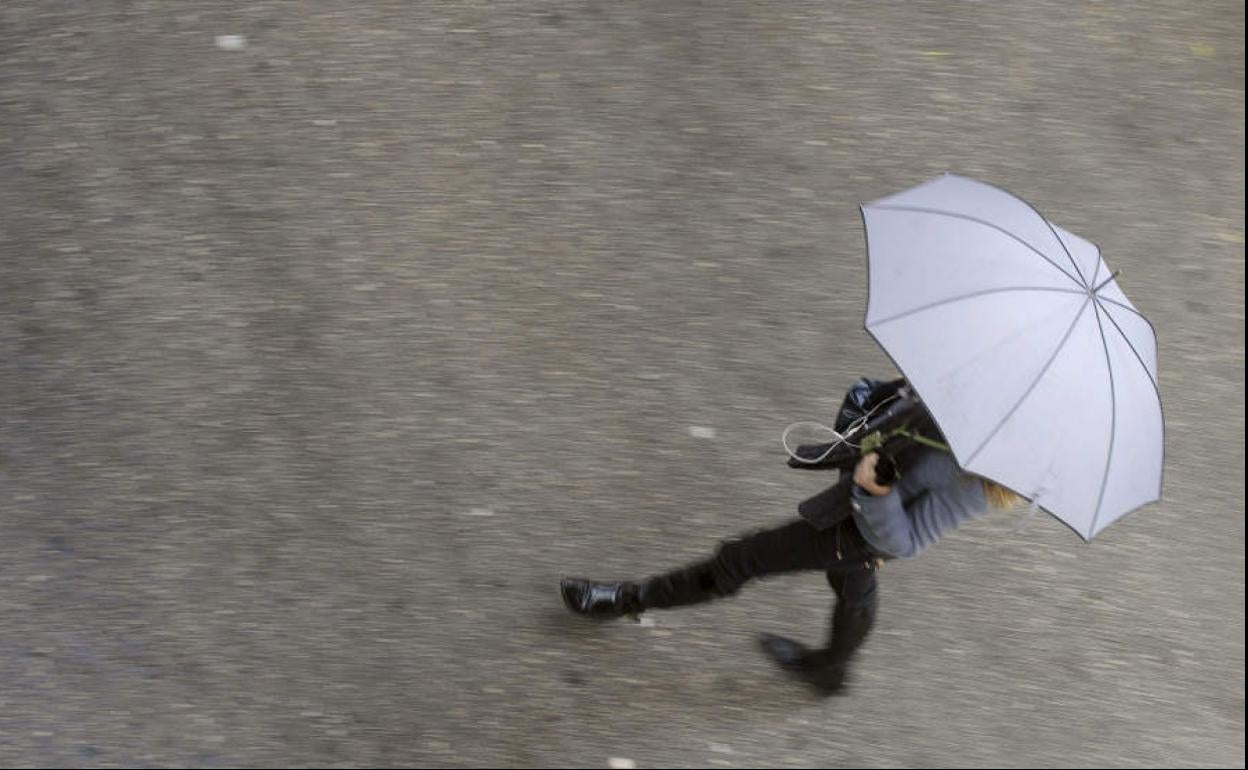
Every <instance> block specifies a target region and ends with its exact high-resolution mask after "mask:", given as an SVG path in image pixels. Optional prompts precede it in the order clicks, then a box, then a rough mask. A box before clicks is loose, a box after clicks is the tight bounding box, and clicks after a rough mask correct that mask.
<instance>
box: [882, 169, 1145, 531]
mask: <svg viewBox="0 0 1248 770" xmlns="http://www.w3.org/2000/svg"><path fill="white" fill-rule="evenodd" d="M862 214H863V220H864V222H865V224H866V231H867V259H868V263H869V275H870V278H869V284H870V285H869V300H868V304H867V315H866V327H867V331H868V332H870V333H871V335H872V336H873V337H874V338H875V339H876V341H877V342H878V343H879V344H880V345H881V346H882V347H883V348H884V350H885V351H887V353H888V354H889V355H890V356H891V357H892V359H893V361H894V362H895V363H896V364H897V366H898V368H900V369H901V371H902V372H903V373H904V374H905V376H906V378H907V379H908V380H909V381H910V383H911V384H912V385H913V386H914V388H915V390H916V391H917V392H918V394H919V395H920V397H921V398H922V399H923V401H924V403H925V404H926V405H927V408H928V409H929V411H931V413H932V416H933V417H934V418H935V419H936V422H937V424H938V425H939V426H940V429H941V432H942V433H944V435H945V438H946V439H947V441H948V443H949V446H950V448H951V449H952V450H953V453H954V455H955V457H956V458H957V460H958V463H959V464H960V465H961V466H962V467H963V468H964V469H965V470H967V471H970V472H972V473H975V474H977V475H980V476H984V477H986V478H989V479H992V480H993V481H996V482H998V483H1000V484H1002V485H1004V486H1006V487H1009V488H1010V489H1012V490H1014V491H1015V492H1017V493H1019V494H1021V495H1023V496H1024V497H1027V498H1030V499H1032V500H1033V501H1035V502H1036V503H1038V504H1039V506H1040V507H1042V508H1043V509H1044V510H1046V511H1048V512H1049V513H1051V514H1053V515H1054V516H1056V517H1057V518H1058V519H1060V520H1061V521H1063V522H1065V523H1066V524H1067V525H1069V526H1070V527H1071V528H1072V529H1074V530H1075V532H1077V533H1079V535H1080V536H1081V537H1083V538H1084V539H1085V540H1090V539H1092V537H1094V536H1095V535H1096V534H1097V533H1098V532H1100V531H1101V530H1103V529H1104V528H1105V527H1106V526H1108V525H1109V524H1110V523H1112V522H1113V521H1114V520H1116V519H1118V518H1120V517H1122V516H1124V515H1125V514H1127V513H1129V512H1130V511H1132V510H1134V509H1135V508H1138V507H1140V506H1142V505H1145V504H1147V503H1150V502H1153V501H1155V500H1158V499H1160V497H1161V475H1162V460H1163V424H1162V413H1161V399H1160V394H1159V391H1158V388H1157V342H1156V336H1155V333H1154V331H1153V328H1152V326H1151V324H1149V322H1148V320H1147V319H1145V318H1144V316H1143V315H1141V314H1140V312H1139V311H1138V310H1136V308H1135V307H1134V306H1133V305H1132V304H1131V302H1130V301H1129V300H1128V299H1127V297H1126V295H1125V294H1123V292H1122V290H1121V289H1120V288H1119V287H1118V284H1117V283H1116V282H1115V281H1114V279H1113V277H1112V274H1111V273H1110V270H1109V266H1108V265H1106V264H1105V261H1104V260H1103V259H1102V258H1101V253H1100V249H1098V248H1097V247H1096V246H1095V245H1094V244H1092V243H1090V242H1088V241H1086V240H1084V239H1082V238H1080V237H1078V236H1076V235H1073V234H1071V233H1069V232H1067V231H1065V230H1063V229H1061V228H1060V227H1057V226H1056V225H1053V224H1052V223H1050V222H1049V221H1047V220H1046V219H1045V218H1044V217H1042V216H1041V215H1040V214H1039V213H1038V212H1037V211H1036V210H1035V209H1034V208H1033V207H1032V206H1031V205H1030V204H1028V203H1027V202H1026V201H1024V200H1022V199H1020V198H1018V197H1016V196H1014V195H1012V194H1010V193H1008V192H1006V191H1005V190H1001V189H999V188H997V187H993V186H991V185H987V184H983V183H982V182H977V181H975V180H973V179H967V178H965V177H960V176H956V175H953V174H946V175H944V176H942V177H939V178H937V179H934V180H932V181H930V182H927V183H925V184H921V185H919V186H917V187H914V188H911V189H909V190H906V191H904V192H901V193H898V194H896V195H893V196H890V197H887V198H882V199H880V200H877V201H875V202H873V203H868V204H865V205H863V206H862Z"/></svg>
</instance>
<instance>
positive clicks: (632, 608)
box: [559, 561, 723, 619]
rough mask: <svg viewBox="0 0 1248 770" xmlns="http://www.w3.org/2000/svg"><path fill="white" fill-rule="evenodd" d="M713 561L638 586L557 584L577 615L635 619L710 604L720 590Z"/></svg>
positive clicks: (575, 580)
mask: <svg viewBox="0 0 1248 770" xmlns="http://www.w3.org/2000/svg"><path fill="white" fill-rule="evenodd" d="M712 563H713V562H710V561H704V562H699V563H697V564H694V565H692V566H689V567H684V568H682V569H678V570H673V571H671V572H668V573H665V574H663V575H658V576H656V577H652V578H650V579H648V580H646V581H644V582H642V583H640V584H638V583H596V582H594V581H592V580H581V579H578V578H564V579H563V580H561V581H560V583H559V590H560V593H562V594H563V603H564V604H566V605H568V609H570V610H572V611H573V612H575V613H577V614H578V615H588V616H590V617H594V618H601V619H610V618H618V617H621V616H623V615H631V616H633V617H634V618H635V617H636V616H637V615H639V614H641V612H642V611H644V610H651V609H666V608H669V607H682V606H684V605H687V604H698V603H700V602H705V601H709V600H711V599H714V598H716V597H718V596H722V595H723V593H722V592H721V591H720V590H719V588H718V586H717V584H716V582H715V577H714V573H713V572H712V567H711V565H712Z"/></svg>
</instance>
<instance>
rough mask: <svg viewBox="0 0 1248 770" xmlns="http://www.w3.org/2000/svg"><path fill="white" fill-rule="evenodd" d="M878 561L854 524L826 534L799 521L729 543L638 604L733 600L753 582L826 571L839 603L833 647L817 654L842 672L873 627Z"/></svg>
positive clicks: (646, 589)
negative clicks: (766, 578) (843, 665)
mask: <svg viewBox="0 0 1248 770" xmlns="http://www.w3.org/2000/svg"><path fill="white" fill-rule="evenodd" d="M876 558H877V556H876V554H875V553H873V552H872V551H871V549H870V547H869V546H868V545H867V543H866V541H865V540H863V538H862V534H861V533H859V531H858V528H857V527H856V526H855V525H854V522H853V520H852V519H847V520H845V521H844V522H842V523H841V524H839V525H836V526H834V527H830V528H828V529H816V528H815V527H814V526H812V525H811V524H810V523H808V522H807V521H806V520H805V519H798V520H796V521H794V522H791V523H789V524H785V525H783V526H780V527H776V528H774V529H766V530H762V531H760V532H754V533H752V534H749V535H746V536H744V537H742V538H739V539H736V540H728V541H725V542H723V543H722V544H720V546H719V548H718V550H716V552H715V556H714V557H713V558H711V559H708V560H707V561H703V562H698V563H696V564H693V565H690V566H688V567H685V568H682V569H678V570H674V571H672V572H669V573H667V574H664V575H659V576H656V577H653V578H650V579H649V580H647V581H645V582H644V583H642V584H641V587H640V594H639V599H640V602H641V606H642V609H650V608H657V609H661V608H666V607H679V606H682V605H687V604H696V603H698V602H704V601H708V600H710V599H714V598H717V597H721V596H731V595H733V594H735V593H736V592H737V591H739V590H740V589H741V586H743V585H745V583H746V582H748V581H749V580H751V579H753V578H761V577H766V576H768V575H780V574H784V573H789V572H800V571H807V570H823V571H824V572H826V574H827V577H828V584H829V585H831V586H832V590H833V591H835V592H836V598H837V602H836V610H835V612H834V613H833V615H832V634H831V640H830V642H829V644H828V646H827V647H826V648H825V649H824V650H821V651H819V652H817V653H815V654H814V655H815V656H816V658H817V660H818V662H821V663H826V664H829V665H837V664H842V663H844V662H845V661H846V660H848V658H849V656H850V654H852V653H853V651H854V649H855V648H857V647H858V646H859V645H860V644H861V643H862V641H863V640H864V639H865V638H866V636H867V633H868V631H869V630H870V628H871V625H872V623H873V621H874V617H875V608H876V604H877V596H876V593H877V591H876V588H877V587H876V578H875V572H876V569H877V568H878V562H877V561H876ZM812 662H814V661H812Z"/></svg>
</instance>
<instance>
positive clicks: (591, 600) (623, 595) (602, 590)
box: [559, 578, 642, 620]
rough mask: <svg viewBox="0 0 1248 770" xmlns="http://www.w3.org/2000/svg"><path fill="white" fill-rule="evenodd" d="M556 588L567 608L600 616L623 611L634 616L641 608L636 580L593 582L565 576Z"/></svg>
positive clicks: (603, 618)
mask: <svg viewBox="0 0 1248 770" xmlns="http://www.w3.org/2000/svg"><path fill="white" fill-rule="evenodd" d="M559 592H560V593H561V594H562V595H563V603H564V604H566V605H568V609H570V610H572V611H573V612H575V613H577V614H578V615H587V616H589V617H592V618H597V619H599V620H610V619H612V618H618V617H622V616H624V615H632V616H634V617H636V616H637V614H638V613H640V612H641V610H642V606H641V602H640V601H639V600H638V598H637V594H638V588H637V584H636V583H595V582H594V581H592V580H581V579H579V578H564V579H563V580H560V581H559Z"/></svg>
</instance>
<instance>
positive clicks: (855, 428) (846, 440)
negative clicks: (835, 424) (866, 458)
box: [780, 392, 901, 465]
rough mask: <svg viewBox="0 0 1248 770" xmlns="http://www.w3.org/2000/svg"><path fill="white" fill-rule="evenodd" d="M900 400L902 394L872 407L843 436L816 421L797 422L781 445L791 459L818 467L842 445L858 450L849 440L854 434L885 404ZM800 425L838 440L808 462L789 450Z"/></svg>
mask: <svg viewBox="0 0 1248 770" xmlns="http://www.w3.org/2000/svg"><path fill="white" fill-rule="evenodd" d="M898 398H901V394H900V392H898V393H894V394H893V395H891V396H889V397H888V398H886V399H884V400H883V401H881V402H880V403H878V404H876V405H875V406H874V407H872V409H871V411H869V412H867V413H866V414H864V415H863V416H861V417H859V418H858V419H856V420H854V421H853V422H851V423H850V424H849V427H848V428H846V429H845V433H843V434H841V433H837V432H836V431H835V430H833V429H832V428H829V427H828V426H826V425H824V424H823V423H821V422H816V421H814V420H801V421H800V422H795V423H793V424H792V425H790V426H789V427H787V428H785V429H784V433H782V434H781V435H780V443H781V444H782V445H783V446H784V451H785V452H787V453H788V455H789V457H792V458H793V459H794V460H797V461H798V462H799V463H805V464H807V465H818V464H819V463H821V462H823V461H824V459H825V458H827V456H828V455H830V454H832V451H833V450H834V449H836V448H837V447H839V446H840V445H841V444H849V445H850V446H852V447H854V448H855V449H857V448H858V446H859V445H858V444H855V443H853V442H852V441H850V440H849V439H850V438H851V437H852V436H853V435H854V434H856V433H858V432H859V431H860V430H862V428H863V426H864V425H866V424H867V421H868V420H870V419H871V415H873V414H875V413H876V412H878V411H879V410H880V409H881V408H883V407H884V405H885V404H888V403H890V402H892V401H896V400H897V399H898ZM799 425H817V426H818V427H820V428H823V429H824V430H826V431H827V432H828V433H831V434H832V435H833V436H836V440H835V441H833V442H832V445H831V446H829V447H828V450H827V451H826V452H824V453H823V454H821V455H819V457H818V459H815V460H808V459H806V458H804V457H798V455H797V453H796V452H794V451H793V450H792V449H789V433H790V432H791V431H792V430H793V429H794V428H796V427H797V426H799Z"/></svg>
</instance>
